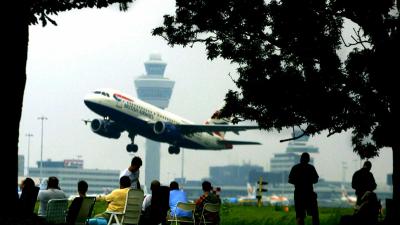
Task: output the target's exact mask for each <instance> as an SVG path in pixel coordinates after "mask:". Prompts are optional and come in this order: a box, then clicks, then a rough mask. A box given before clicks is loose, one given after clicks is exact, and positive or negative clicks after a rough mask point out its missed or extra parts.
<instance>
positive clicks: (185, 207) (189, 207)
mask: <svg viewBox="0 0 400 225" xmlns="http://www.w3.org/2000/svg"><path fill="white" fill-rule="evenodd" d="M195 208H196V204H195V203H184V202H178V204H177V205H176V208H175V210H174V211H172V214H173V216H172V218H171V217H168V222H171V223H173V222H175V225H177V224H178V222H179V223H181V222H184V223H193V224H195V219H194V210H195ZM177 209H180V210H182V211H186V212H191V214H192V217H191V218H190V217H178V216H176V211H177Z"/></svg>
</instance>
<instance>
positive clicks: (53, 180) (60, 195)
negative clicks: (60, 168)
mask: <svg viewBox="0 0 400 225" xmlns="http://www.w3.org/2000/svg"><path fill="white" fill-rule="evenodd" d="M64 198H67V195H66V194H65V193H64V191H62V190H61V189H60V186H59V185H58V178H57V177H53V176H52V177H49V179H48V181H47V189H46V190H41V191H39V195H38V199H39V201H40V205H39V216H42V217H45V216H46V213H47V203H48V202H49V200H50V199H64Z"/></svg>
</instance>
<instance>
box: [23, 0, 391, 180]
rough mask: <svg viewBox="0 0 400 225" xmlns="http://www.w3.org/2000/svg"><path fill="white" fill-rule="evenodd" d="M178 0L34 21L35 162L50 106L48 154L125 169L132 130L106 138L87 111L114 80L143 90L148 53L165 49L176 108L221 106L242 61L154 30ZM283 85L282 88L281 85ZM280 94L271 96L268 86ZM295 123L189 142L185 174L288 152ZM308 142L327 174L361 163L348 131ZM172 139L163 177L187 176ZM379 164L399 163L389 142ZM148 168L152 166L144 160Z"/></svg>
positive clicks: (31, 106) (199, 112)
mask: <svg viewBox="0 0 400 225" xmlns="http://www.w3.org/2000/svg"><path fill="white" fill-rule="evenodd" d="M174 6H175V1H174V0H146V1H144V0H138V1H136V3H134V4H133V5H132V6H131V8H130V9H129V10H128V12H120V11H118V10H117V9H116V7H113V8H108V9H102V10H97V9H92V10H90V9H84V10H78V11H70V12H66V13H61V14H60V15H59V16H53V17H52V18H53V19H55V20H56V21H57V23H58V26H53V25H48V26H46V27H44V28H43V27H42V26H41V25H37V26H31V27H30V41H29V54H28V65H27V77H28V79H27V84H26V89H25V98H24V106H23V113H22V119H21V127H20V142H19V149H20V154H25V156H26V154H27V147H28V139H27V137H26V136H25V134H26V133H28V132H29V133H33V135H34V137H33V138H31V145H30V149H31V150H30V165H31V166H36V164H35V162H36V161H37V160H40V136H41V135H40V134H41V133H40V131H41V122H40V121H39V120H38V119H37V117H39V116H41V115H45V116H46V117H48V120H46V121H45V122H44V136H43V142H44V147H43V159H48V158H51V159H52V160H63V159H71V158H78V157H81V159H83V160H84V161H85V165H84V167H85V168H99V169H118V170H121V169H124V168H126V167H127V166H128V165H129V163H130V159H131V157H132V155H131V154H128V153H127V152H126V150H125V146H126V144H128V143H129V142H130V140H129V138H128V137H127V133H124V134H123V135H122V136H121V138H120V139H118V140H115V139H107V138H103V137H101V136H99V135H96V134H94V133H93V132H92V131H91V130H90V127H89V126H85V124H84V123H83V122H82V119H93V118H99V117H98V116H97V115H96V114H94V113H92V112H91V111H90V110H89V109H88V108H86V106H85V105H84V103H83V97H84V96H85V94H86V93H88V92H90V91H92V90H94V89H97V88H105V87H109V88H115V89H119V90H121V91H123V92H125V93H129V94H131V95H133V96H136V90H135V88H134V83H133V81H134V79H135V78H137V77H138V76H140V75H142V74H144V73H145V69H144V64H143V63H144V62H145V61H146V60H148V58H149V54H151V53H160V54H161V55H162V59H163V60H164V61H165V62H167V63H168V65H167V68H166V77H168V78H170V79H172V80H175V81H176V83H175V87H174V90H173V94H172V99H171V101H170V105H169V107H168V109H167V110H168V111H171V112H174V113H176V114H178V115H180V116H183V117H185V118H187V119H189V120H192V121H194V122H198V123H203V122H204V121H205V120H206V119H208V118H209V117H210V116H211V115H212V114H213V112H214V111H215V110H216V109H218V108H220V107H221V106H223V100H224V97H225V93H226V92H227V90H228V89H232V88H235V86H234V84H233V82H232V81H231V79H230V77H229V76H228V74H229V73H230V74H231V75H232V76H233V77H235V74H236V72H235V65H232V64H230V63H229V62H228V61H224V60H214V61H208V60H207V59H206V54H205V50H204V46H201V45H195V46H194V47H193V48H189V47H188V48H182V47H174V48H171V47H169V46H168V45H167V43H166V41H165V40H163V39H162V38H160V37H153V36H151V34H150V32H151V30H152V29H153V28H155V27H157V26H159V25H161V23H162V16H163V15H164V14H167V13H173V12H174ZM277 94H279V93H277ZM265 98H273V96H265ZM289 136H290V132H289V131H284V132H281V133H277V132H266V131H247V132H243V133H241V135H240V136H237V135H234V134H228V135H227V138H228V139H235V140H249V141H259V142H261V143H262V145H259V146H237V147H234V149H233V150H227V151H196V150H185V154H184V157H185V164H184V170H185V172H184V173H185V176H186V177H187V178H188V179H200V178H203V177H207V176H208V167H209V166H221V165H228V164H236V165H237V164H243V163H244V162H245V163H248V162H250V163H251V164H256V165H261V166H263V167H264V168H265V169H268V170H269V161H270V159H271V158H272V157H273V154H274V153H283V152H284V151H285V148H286V146H287V143H280V142H279V140H281V139H285V138H288V137H289ZM144 140H145V139H144V138H142V137H139V136H138V137H137V138H136V140H135V141H136V143H137V144H138V145H139V152H138V153H137V155H139V156H141V157H142V158H143V159H144V158H145V151H144ZM309 143H310V144H311V145H314V146H317V147H319V148H320V153H319V154H313V155H312V156H313V157H315V166H316V168H317V171H318V173H319V175H320V177H324V178H325V179H328V180H337V181H339V180H341V179H342V172H343V170H342V163H343V162H346V164H347V167H348V169H347V172H346V179H347V180H349V179H350V177H351V175H352V173H353V172H354V171H355V169H358V167H359V161H358V157H357V156H356V155H355V153H353V151H352V148H351V143H350V135H349V134H348V133H344V134H340V135H333V136H332V137H330V138H327V137H326V133H324V134H322V135H319V136H315V137H311V138H310V141H309ZM167 147H168V145H165V144H163V145H162V149H161V168H162V171H161V181H162V182H164V183H169V181H170V179H172V178H173V177H175V176H180V173H181V172H180V171H181V155H169V154H168V151H167ZM372 163H373V168H372V172H373V173H374V174H375V177H376V179H377V182H380V183H384V182H386V174H387V173H389V172H391V171H392V153H391V150H390V149H384V150H382V151H381V156H380V157H379V158H376V159H373V160H372ZM141 172H142V177H141V179H143V178H144V174H145V171H144V167H142V169H141Z"/></svg>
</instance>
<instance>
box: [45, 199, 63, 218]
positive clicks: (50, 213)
mask: <svg viewBox="0 0 400 225" xmlns="http://www.w3.org/2000/svg"><path fill="white" fill-rule="evenodd" d="M67 207H68V199H66V198H65V199H50V200H49V202H48V203H47V209H46V221H47V222H49V223H54V224H60V223H65V214H66V211H67Z"/></svg>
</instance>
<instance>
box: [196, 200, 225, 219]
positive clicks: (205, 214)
mask: <svg viewBox="0 0 400 225" xmlns="http://www.w3.org/2000/svg"><path fill="white" fill-rule="evenodd" d="M220 207H221V204H215V203H205V204H204V207H203V210H202V212H201V216H200V223H199V224H219V209H220Z"/></svg>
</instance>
